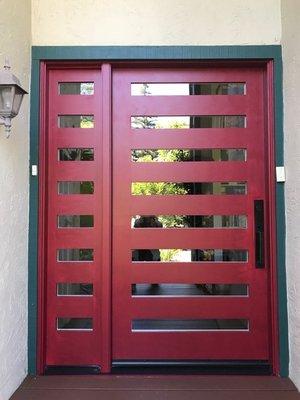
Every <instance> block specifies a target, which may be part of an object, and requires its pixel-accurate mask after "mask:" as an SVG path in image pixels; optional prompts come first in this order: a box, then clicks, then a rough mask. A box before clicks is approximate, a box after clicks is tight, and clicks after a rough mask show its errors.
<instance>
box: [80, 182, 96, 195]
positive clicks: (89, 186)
mask: <svg viewBox="0 0 300 400" xmlns="http://www.w3.org/2000/svg"><path fill="white" fill-rule="evenodd" d="M80 193H81V194H93V193H94V182H92V181H83V182H81V183H80Z"/></svg>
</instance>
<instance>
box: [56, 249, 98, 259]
mask: <svg viewBox="0 0 300 400" xmlns="http://www.w3.org/2000/svg"><path fill="white" fill-rule="evenodd" d="M93 260H94V250H93V249H58V250H57V261H63V262H71V261H93Z"/></svg>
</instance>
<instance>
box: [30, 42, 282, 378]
mask: <svg viewBox="0 0 300 400" xmlns="http://www.w3.org/2000/svg"><path fill="white" fill-rule="evenodd" d="M63 60H70V61H75V60H81V61H82V60H85V61H96V60H101V61H130V60H131V61H133V60H135V61H147V60H148V61H150V60H153V61H155V60H157V61H158V60H160V61H161V60H164V61H167V60H174V61H175V60H176V61H180V60H181V61H192V60H194V61H197V60H198V61H205V60H208V61H209V60H227V61H228V60H244V61H245V60H248V61H249V60H273V63H274V117H275V159H276V160H275V162H276V165H283V161H284V158H283V92H282V52H281V46H277V45H274V46H33V47H32V70H31V109H30V164H31V165H32V164H38V161H39V109H40V89H39V88H40V62H41V61H63ZM38 193H39V188H38V179H37V177H36V176H31V177H30V208H29V255H28V257H29V258H28V268H29V272H28V275H29V279H28V324H29V328H28V372H29V374H36V371H37V311H38V309H37V304H38V298H37V289H38V273H37V264H38ZM276 227H277V238H276V239H277V280H278V284H277V285H278V324H279V364H280V375H281V376H283V377H286V376H288V364H289V348H288V323H287V292H286V270H285V206H284V186H283V184H282V183H277V184H276Z"/></svg>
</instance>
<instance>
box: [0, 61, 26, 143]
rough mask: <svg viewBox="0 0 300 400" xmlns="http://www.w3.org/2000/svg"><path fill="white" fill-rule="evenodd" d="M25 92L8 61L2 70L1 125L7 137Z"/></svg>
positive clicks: (0, 95) (0, 80) (0, 89)
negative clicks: (11, 70)
mask: <svg viewBox="0 0 300 400" xmlns="http://www.w3.org/2000/svg"><path fill="white" fill-rule="evenodd" d="M24 94H28V93H27V92H26V90H24V89H23V88H22V87H21V83H20V81H19V79H18V78H17V77H16V76H15V75H13V74H12V73H11V72H10V66H9V63H8V61H7V60H6V61H5V65H4V69H3V70H2V71H0V125H4V126H5V133H6V137H7V138H8V137H9V135H10V131H11V120H12V118H14V117H15V116H16V115H18V113H19V110H20V106H21V103H22V99H23V96H24Z"/></svg>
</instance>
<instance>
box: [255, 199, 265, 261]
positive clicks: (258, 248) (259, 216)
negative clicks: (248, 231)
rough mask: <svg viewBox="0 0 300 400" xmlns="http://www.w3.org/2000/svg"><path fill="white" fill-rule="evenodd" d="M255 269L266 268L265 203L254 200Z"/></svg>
mask: <svg viewBox="0 0 300 400" xmlns="http://www.w3.org/2000/svg"><path fill="white" fill-rule="evenodd" d="M254 229H255V267H256V268H264V267H265V254H264V253H265V252H264V201H263V200H254Z"/></svg>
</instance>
